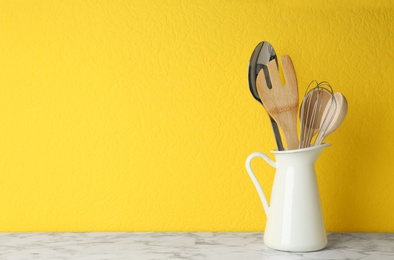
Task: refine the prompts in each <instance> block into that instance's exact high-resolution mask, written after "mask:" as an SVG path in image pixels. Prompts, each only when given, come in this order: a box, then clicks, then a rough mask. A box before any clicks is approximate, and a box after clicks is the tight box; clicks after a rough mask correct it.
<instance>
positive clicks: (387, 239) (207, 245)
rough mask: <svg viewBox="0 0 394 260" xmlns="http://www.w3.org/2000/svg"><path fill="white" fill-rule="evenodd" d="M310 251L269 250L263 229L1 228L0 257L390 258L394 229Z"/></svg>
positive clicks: (334, 238)
mask: <svg viewBox="0 0 394 260" xmlns="http://www.w3.org/2000/svg"><path fill="white" fill-rule="evenodd" d="M328 241H329V242H328V246H327V248H326V249H324V250H322V251H318V252H312V253H286V252H279V251H275V250H271V249H269V248H267V247H266V246H265V245H264V243H263V234H262V233H0V259H2V260H3V259H12V260H18V259H32V260H33V259H45V260H48V259H83V260H87V259H108V260H109V259H117V260H121V259H141V260H148V259H227V260H231V259H237V260H248V259H268V260H279V259H291V260H298V259H313V260H318V259H319V260H320V259H362V260H372V259H376V260H388V259H394V233H332V234H329V235H328Z"/></svg>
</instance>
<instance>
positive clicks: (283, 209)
mask: <svg viewBox="0 0 394 260" xmlns="http://www.w3.org/2000/svg"><path fill="white" fill-rule="evenodd" d="M274 87H275V86H273V88H274ZM279 126H280V124H279ZM329 145H330V144H323V145H319V146H313V147H309V148H305V149H296V150H291V151H273V152H272V153H273V154H274V155H275V158H276V161H272V160H271V159H270V158H269V157H268V156H267V155H265V154H264V153H260V152H255V153H252V154H251V155H249V156H248V158H247V159H246V162H245V166H246V170H247V171H248V174H249V177H250V178H251V179H252V182H253V184H254V185H255V188H256V189H257V192H258V194H259V196H260V200H261V202H262V204H263V208H264V212H265V214H266V216H267V222H266V226H265V231H264V243H265V245H266V246H268V247H270V248H273V249H277V250H282V251H316V250H319V249H322V248H324V247H325V246H326V245H327V235H326V230H325V225H324V218H323V214H322V210H321V204H320V199H319V198H320V196H319V189H318V185H317V181H316V172H315V169H314V165H315V162H316V160H317V159H318V157H319V155H320V153H321V152H322V150H323V149H324V148H325V147H327V146H329ZM255 157H261V158H263V159H264V160H265V161H266V162H267V163H268V164H269V165H271V166H272V167H274V168H276V173H275V177H274V182H273V187H272V192H271V201H270V204H268V201H267V198H266V196H265V194H264V192H263V189H262V188H261V185H260V184H259V182H258V180H257V178H256V176H255V173H253V171H252V169H251V166H250V164H251V160H252V159H253V158H255Z"/></svg>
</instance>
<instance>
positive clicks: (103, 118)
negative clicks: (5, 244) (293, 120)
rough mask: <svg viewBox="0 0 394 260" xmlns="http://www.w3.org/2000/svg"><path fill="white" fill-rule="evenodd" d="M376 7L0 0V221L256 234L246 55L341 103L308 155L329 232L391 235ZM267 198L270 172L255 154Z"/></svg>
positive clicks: (259, 113) (257, 112) (253, 112)
mask: <svg viewBox="0 0 394 260" xmlns="http://www.w3.org/2000/svg"><path fill="white" fill-rule="evenodd" d="M343 2H346V3H343ZM393 14H394V12H393V4H392V2H391V1H372V0H371V1H322V2H313V3H312V2H310V1H298V2H297V3H296V4H290V5H289V4H286V1H257V0H256V1H249V0H247V1H238V0H230V1H228V0H214V1H208V0H207V1H182V0H172V1H171V0H168V1H165V0H164V1H152V0H148V1H136V0H131V1H121V0H115V1H49V0H48V1H40V0H39V1H0V231H262V230H264V226H265V220H266V219H265V215H264V213H263V209H262V206H261V204H260V201H259V199H258V195H257V192H256V191H255V189H254V187H253V186H252V182H251V181H250V180H249V178H248V176H247V173H246V170H245V169H244V161H245V159H246V157H247V155H248V154H250V153H251V152H254V151H262V152H266V153H268V152H269V151H270V150H271V149H273V148H275V143H274V138H273V134H272V130H271V128H270V125H269V120H268V116H267V114H266V113H265V111H264V110H263V108H262V107H261V106H260V105H259V103H257V102H256V101H255V100H254V99H253V98H252V96H251V94H250V93H249V89H248V83H247V66H248V61H249V58H250V55H251V52H252V51H253V49H254V47H255V46H256V44H257V43H258V42H260V41H262V40H268V41H270V42H271V43H272V44H273V46H274V47H275V49H276V51H277V53H278V54H279V55H283V54H289V55H290V56H291V57H292V59H293V63H294V66H295V69H296V72H297V75H298V82H299V89H300V99H301V97H302V94H303V92H304V91H305V89H306V86H307V85H308V83H309V82H310V81H311V80H313V79H316V80H318V81H322V80H327V81H329V82H330V83H331V84H332V86H333V87H334V90H336V91H340V92H342V93H343V94H344V95H345V96H346V97H347V99H348V102H349V113H348V117H347V119H346V121H345V123H344V125H343V126H342V127H341V128H340V129H339V130H338V131H337V132H336V133H334V134H332V136H330V137H329V138H328V141H330V142H331V143H332V144H333V145H332V146H331V147H329V148H327V149H326V150H325V151H324V152H323V154H322V155H321V157H320V158H319V161H318V163H317V165H316V167H317V172H318V173H317V175H318V182H319V187H320V192H321V200H322V205H323V212H324V215H325V222H326V227H327V229H328V230H329V231H394V221H393V219H394V188H393V183H394V170H393V169H394V160H393V158H394V150H393V140H394V138H393V137H394V136H393V133H394V131H393V127H394V118H393V111H394V107H393V102H394V101H393V99H394V91H393V89H394V86H393V83H392V82H393V80H394V74H393V65H394V61H393V58H394V56H393V50H394V44H393V36H394V35H393V30H394V27H393V18H394V17H393ZM253 167H254V169H255V170H256V171H258V172H263V173H264V174H261V182H262V184H263V187H264V188H265V189H266V190H267V193H270V188H271V184H272V180H273V173H274V170H273V169H270V168H269V166H268V165H266V164H264V163H263V162H260V161H256V162H254V164H253Z"/></svg>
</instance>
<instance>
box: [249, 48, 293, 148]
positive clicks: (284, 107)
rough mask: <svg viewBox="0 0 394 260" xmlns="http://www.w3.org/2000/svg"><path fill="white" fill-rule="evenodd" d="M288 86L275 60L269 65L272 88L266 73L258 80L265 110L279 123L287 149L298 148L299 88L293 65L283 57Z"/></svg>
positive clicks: (262, 72)
mask: <svg viewBox="0 0 394 260" xmlns="http://www.w3.org/2000/svg"><path fill="white" fill-rule="evenodd" d="M281 61H282V68H283V74H284V77H285V81H286V84H285V85H284V86H283V85H282V83H281V80H280V77H279V73H278V66H277V64H276V62H275V61H274V60H272V61H270V62H269V63H268V73H269V78H270V80H271V84H272V88H271V89H270V88H268V86H267V81H266V77H265V74H264V71H260V72H259V74H258V76H257V80H256V86H257V92H258V94H259V97H260V99H261V101H262V102H263V104H264V107H265V109H266V110H267V111H268V113H269V114H270V115H271V117H272V118H273V119H274V120H275V121H276V122H277V123H278V125H279V127H280V128H281V130H282V132H283V134H284V136H285V139H286V143H287V149H289V150H292V149H297V148H298V144H299V142H298V136H297V111H298V102H299V100H298V86H297V77H296V74H295V71H294V66H293V63H292V61H291V59H290V57H289V56H288V55H284V56H281Z"/></svg>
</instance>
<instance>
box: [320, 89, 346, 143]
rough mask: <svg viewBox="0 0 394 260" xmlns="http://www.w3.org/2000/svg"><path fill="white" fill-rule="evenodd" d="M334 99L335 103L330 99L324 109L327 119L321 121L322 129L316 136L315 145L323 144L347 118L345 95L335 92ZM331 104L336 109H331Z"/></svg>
mask: <svg viewBox="0 0 394 260" xmlns="http://www.w3.org/2000/svg"><path fill="white" fill-rule="evenodd" d="M334 100H335V101H334V102H335V104H331V102H333V101H332V100H330V102H329V103H328V104H327V107H326V109H325V111H324V117H325V120H323V121H322V122H321V125H320V129H321V131H320V132H319V134H318V136H317V138H316V142H315V145H319V144H321V143H322V142H323V140H324V138H326V137H327V136H328V135H329V134H331V133H332V132H334V131H335V130H337V129H338V128H339V127H340V126H341V125H342V123H343V121H344V120H345V117H346V115H347V110H348V104H347V100H346V98H345V96H344V95H343V94H341V93H339V92H336V93H335V94H334ZM331 105H334V107H335V109H329V108H330V106H331Z"/></svg>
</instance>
